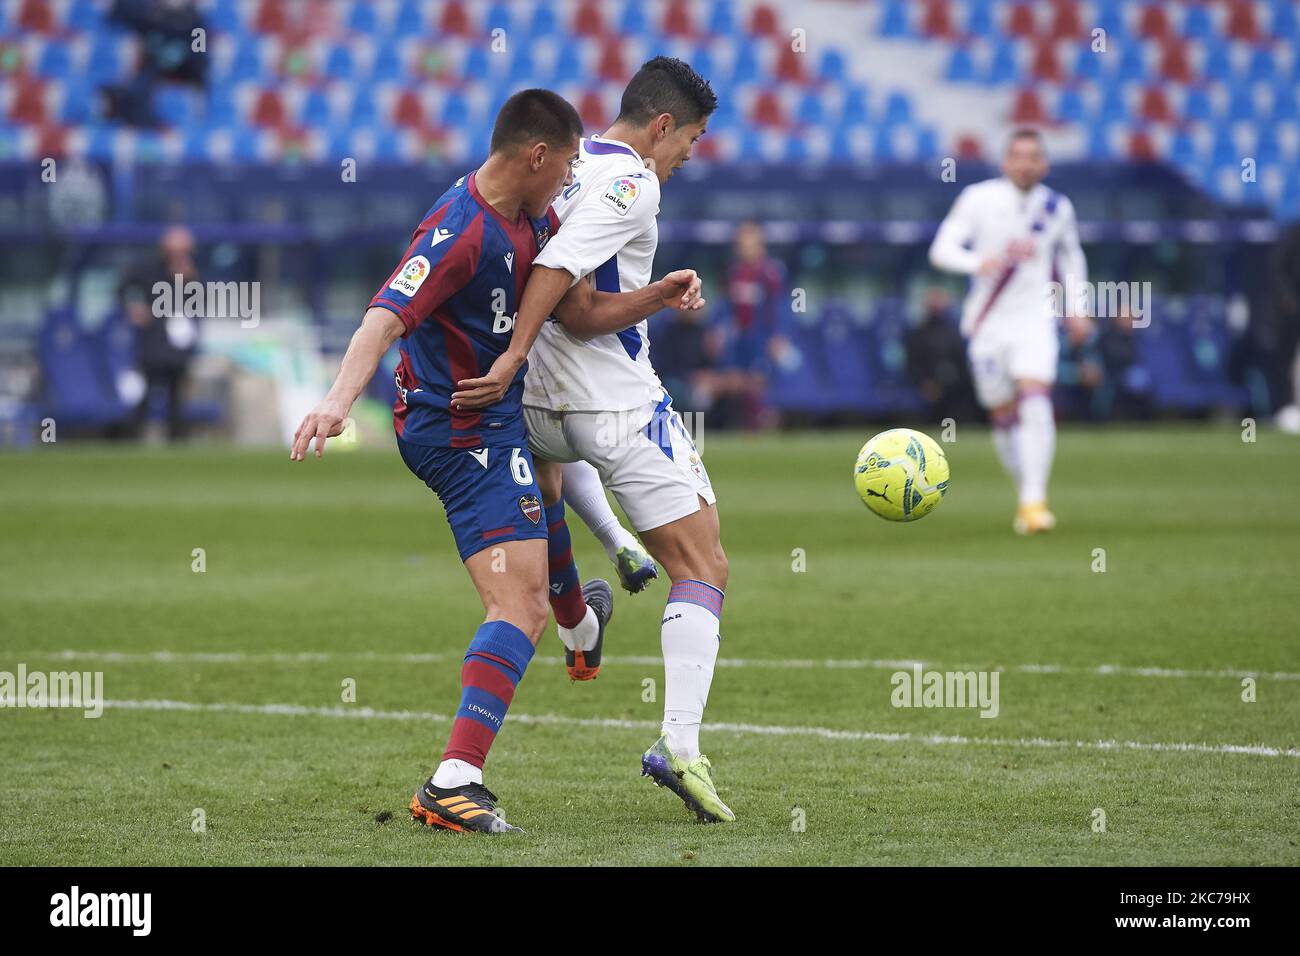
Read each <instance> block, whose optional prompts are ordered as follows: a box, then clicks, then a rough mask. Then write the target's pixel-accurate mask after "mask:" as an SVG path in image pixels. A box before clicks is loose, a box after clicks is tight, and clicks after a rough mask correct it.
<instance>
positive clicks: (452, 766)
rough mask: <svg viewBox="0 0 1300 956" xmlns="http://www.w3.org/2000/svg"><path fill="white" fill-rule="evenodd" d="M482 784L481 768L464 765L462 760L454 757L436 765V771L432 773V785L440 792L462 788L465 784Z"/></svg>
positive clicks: (470, 764)
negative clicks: (452, 788)
mask: <svg viewBox="0 0 1300 956" xmlns="http://www.w3.org/2000/svg"><path fill="white" fill-rule="evenodd" d="M482 782H483V768H482V767H476V766H474V765H473V764H472V763H466V762H465V761H464V760H457V759H455V758H454V757H453V758H452V759H451V760H444V761H443V762H442V763H440V764H438V769H437V770H435V771H434V773H433V785H434V786H435V787H438V788H439V789H440V790H447V789H449V788H451V787H463V786H464V785H465V784H467V783H482Z"/></svg>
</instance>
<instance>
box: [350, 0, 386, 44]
mask: <svg viewBox="0 0 1300 956" xmlns="http://www.w3.org/2000/svg"><path fill="white" fill-rule="evenodd" d="M348 29H349V30H351V31H352V32H353V33H364V34H368V35H370V36H374V35H375V34H377V33H378V32H379V10H378V9H377V8H376V7H375V6H374V5H373V4H370V3H354V4H352V11H351V13H349V14H348Z"/></svg>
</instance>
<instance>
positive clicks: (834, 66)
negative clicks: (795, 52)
mask: <svg viewBox="0 0 1300 956" xmlns="http://www.w3.org/2000/svg"><path fill="white" fill-rule="evenodd" d="M847 72H848V71H847V68H846V67H845V64H844V55H843V54H842V53H840V51H839V50H835V49H831V50H826V51H825V52H824V53H822V59H821V64H820V65H819V66H818V68H817V73H818V75H819V76H820V77H821V78H822V80H823V81H824V82H826V83H843V82H844V80H845V77H846V76H847Z"/></svg>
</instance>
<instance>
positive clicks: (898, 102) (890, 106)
mask: <svg viewBox="0 0 1300 956" xmlns="http://www.w3.org/2000/svg"><path fill="white" fill-rule="evenodd" d="M882 122H884V124H885V125H886V126H900V125H903V124H906V123H910V122H912V103H911V101H910V100H909V99H908V98H907V96H906V94H904V93H898V92H894V93H890V94H889V96H888V97H886V98H885V115H884V118H883V120H882Z"/></svg>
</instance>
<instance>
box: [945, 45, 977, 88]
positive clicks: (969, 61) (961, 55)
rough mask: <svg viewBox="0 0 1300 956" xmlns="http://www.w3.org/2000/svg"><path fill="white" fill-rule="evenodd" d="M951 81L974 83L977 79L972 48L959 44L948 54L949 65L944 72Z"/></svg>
mask: <svg viewBox="0 0 1300 956" xmlns="http://www.w3.org/2000/svg"><path fill="white" fill-rule="evenodd" d="M943 76H944V79H946V80H948V81H949V82H950V83H972V82H974V81H975V56H974V54H973V53H972V52H971V48H970V47H969V46H965V45H958V46H954V47H953V48H952V52H951V53H949V54H948V66H947V68H946V69H945V70H944V73H943Z"/></svg>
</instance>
